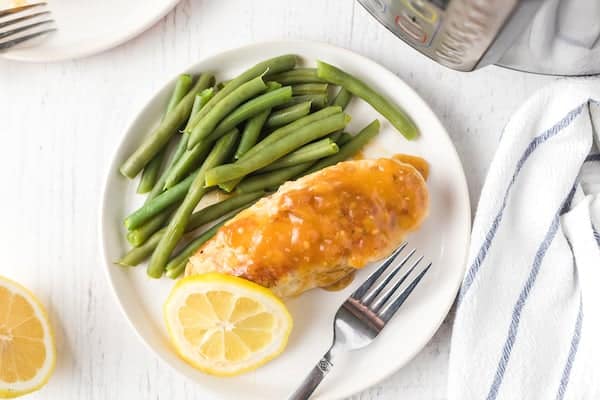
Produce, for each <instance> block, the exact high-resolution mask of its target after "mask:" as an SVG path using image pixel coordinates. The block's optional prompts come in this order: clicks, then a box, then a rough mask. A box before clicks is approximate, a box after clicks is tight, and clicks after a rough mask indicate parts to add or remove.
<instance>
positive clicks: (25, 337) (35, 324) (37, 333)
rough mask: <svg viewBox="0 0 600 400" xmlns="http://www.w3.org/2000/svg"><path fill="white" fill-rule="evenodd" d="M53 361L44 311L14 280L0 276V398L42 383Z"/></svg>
mask: <svg viewBox="0 0 600 400" xmlns="http://www.w3.org/2000/svg"><path fill="white" fill-rule="evenodd" d="M55 362H56V349H55V347H54V337H53V334H52V329H51V327H50V323H49V322H48V318H47V316H46V311H45V310H44V307H43V306H42V305H41V303H40V302H39V301H38V300H37V299H36V297H35V296H34V295H33V294H32V293H31V292H30V291H29V290H27V289H25V288H24V287H23V286H21V285H19V284H18V283H16V282H13V281H11V280H8V279H6V278H2V277H0V398H12V397H18V396H22V395H24V394H27V393H30V392H33V391H34V390H37V389H39V388H41V387H42V386H44V385H45V384H46V382H48V379H49V378H50V375H52V371H53V370H54V365H55Z"/></svg>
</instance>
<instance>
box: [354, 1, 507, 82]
mask: <svg viewBox="0 0 600 400" xmlns="http://www.w3.org/2000/svg"><path fill="white" fill-rule="evenodd" d="M358 1H359V3H361V4H362V5H363V6H364V7H365V8H366V9H367V11H369V12H370V13H371V14H372V15H373V16H374V17H375V18H376V19H377V20H378V21H379V22H381V23H382V24H383V25H385V26H386V27H387V28H388V29H389V30H390V31H391V32H392V33H394V34H395V35H396V36H398V37H399V38H400V39H402V40H404V41H405V42H406V43H408V44H409V45H411V46H412V47H414V48H415V49H417V50H418V51H420V52H421V53H423V54H425V55H427V56H428V57H430V58H432V59H433V60H435V61H437V62H438V63H440V64H443V65H445V66H447V67H450V68H452V69H456V70H460V71H471V70H473V69H475V68H476V67H477V65H478V63H479V61H480V60H481V58H482V57H483V55H484V54H485V52H486V51H487V49H488V48H489V47H490V45H491V44H492V42H493V41H494V39H495V38H496V36H497V35H498V33H499V31H500V30H501V29H502V26H503V25H504V23H505V21H506V20H507V18H508V17H509V16H510V15H511V12H512V10H513V9H514V8H515V6H516V4H517V3H518V0H500V1H488V0H358Z"/></svg>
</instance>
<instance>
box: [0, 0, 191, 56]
mask: <svg viewBox="0 0 600 400" xmlns="http://www.w3.org/2000/svg"><path fill="white" fill-rule="evenodd" d="M40 1H46V2H47V3H48V5H47V6H45V7H44V8H40V9H38V8H35V9H32V12H33V11H34V10H35V11H36V12H37V11H43V10H48V11H50V12H51V17H52V19H54V20H55V21H56V23H55V24H54V26H55V27H56V28H57V31H56V32H53V33H51V34H49V35H47V36H45V37H43V38H40V39H36V40H33V41H31V42H25V43H23V44H21V45H19V46H16V47H14V48H11V49H9V50H6V51H4V52H0V57H1V58H6V59H9V60H16V61H27V62H54V61H62V60H69V59H73V58H80V57H86V56H90V55H92V54H96V53H100V52H102V51H104V50H108V49H110V48H112V47H115V46H118V45H120V44H122V43H124V42H126V41H128V40H130V39H132V38H133V37H135V36H137V35H139V34H140V33H142V32H143V31H145V30H146V29H148V28H149V27H151V26H152V25H154V24H155V23H156V22H157V21H158V20H159V19H161V18H162V17H164V16H165V15H166V14H167V13H168V12H169V11H170V10H171V9H172V8H173V7H174V6H175V5H176V4H177V3H178V2H179V0H127V1H122V0H91V1H82V0H39V1H38V0H27V1H22V0H0V9H3V8H9V7H13V6H15V5H17V4H18V5H21V4H23V3H25V4H33V3H38V2H40Z"/></svg>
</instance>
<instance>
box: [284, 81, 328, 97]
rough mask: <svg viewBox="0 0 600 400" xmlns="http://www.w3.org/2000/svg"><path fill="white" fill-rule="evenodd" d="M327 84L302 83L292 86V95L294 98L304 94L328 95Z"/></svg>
mask: <svg viewBox="0 0 600 400" xmlns="http://www.w3.org/2000/svg"><path fill="white" fill-rule="evenodd" d="M328 86H329V85H328V84H326V83H300V84H298V85H294V86H292V93H293V94H294V96H298V95H302V94H314V93H327V87H328Z"/></svg>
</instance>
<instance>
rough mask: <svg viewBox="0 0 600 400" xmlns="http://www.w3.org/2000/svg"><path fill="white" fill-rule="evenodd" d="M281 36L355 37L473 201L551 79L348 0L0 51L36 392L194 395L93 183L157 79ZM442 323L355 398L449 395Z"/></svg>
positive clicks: (198, 5) (15, 249)
mask: <svg viewBox="0 0 600 400" xmlns="http://www.w3.org/2000/svg"><path fill="white" fill-rule="evenodd" d="M277 39H308V40H315V41H324V42H328V43H332V44H335V45H338V46H342V47H346V48H349V49H352V50H354V51H356V52H358V53H360V54H363V55H365V56H368V57H370V58H372V59H374V60H376V61H377V62H379V63H381V64H383V65H384V66H385V67H387V68H388V69H390V70H391V71H393V72H394V73H396V74H397V75H398V76H399V77H400V78H402V79H404V80H405V81H407V82H408V83H409V84H410V85H411V86H413V87H414V88H415V89H416V90H417V91H418V92H419V93H420V94H421V96H423V97H424V98H425V100H426V101H427V102H428V103H429V104H430V105H431V107H432V108H433V110H434V111H435V112H436V113H437V115H438V116H439V117H440V118H441V120H442V122H443V123H444V124H445V126H446V127H447V129H448V131H449V133H450V135H451V136H452V138H453V140H454V143H455V145H456V147H457V149H458V152H459V155H460V156H461V158H462V161H463V163H464V167H465V171H466V174H467V178H468V182H469V185H470V193H471V201H472V204H473V208H474V207H475V205H476V204H477V199H478V194H479V192H480V189H481V186H482V183H483V179H484V177H485V174H486V170H487V167H488V165H489V162H490V160H491V158H492V156H493V153H494V150H495V148H496V144H497V142H498V139H499V135H500V133H501V130H502V127H503V126H504V124H505V123H506V121H507V119H508V118H509V116H510V115H511V113H512V112H513V111H514V110H515V109H516V108H517V107H518V106H519V105H520V104H521V103H522V102H523V101H524V100H525V99H526V98H527V97H528V96H530V95H531V94H532V93H533V92H534V91H535V90H536V89H538V88H539V87H541V86H543V85H544V84H546V83H548V82H550V81H552V80H553V79H556V78H551V77H543V76H536V75H531V74H524V73H518V72H513V71H509V70H505V69H501V68H497V67H488V68H485V69H483V70H480V71H477V72H475V73H468V74H465V73H459V72H454V71H451V70H448V69H446V68H444V67H441V66H438V65H436V64H434V63H433V62H431V61H430V60H428V59H426V58H425V57H422V56H420V55H418V54H417V53H416V52H415V51H413V50H412V49H410V48H409V47H408V46H405V45H404V44H402V43H401V42H400V41H399V40H397V39H396V38H395V37H394V36H393V35H392V34H391V33H389V32H388V31H387V30H386V29H384V28H383V27H382V26H381V25H379V24H378V23H376V22H375V20H373V19H372V18H371V17H370V16H369V15H368V14H367V13H366V12H365V11H364V10H363V9H362V8H361V7H360V6H359V5H358V4H357V3H355V2H354V1H350V0H344V1H341V0H338V1H323V0H303V1H294V0H287V1H284V0H269V1H267V0H261V1H246V0H235V1H234V0H228V1H194V0H187V1H183V2H182V3H181V4H180V5H179V6H178V7H177V9H176V10H175V11H174V12H172V13H171V14H169V15H168V16H167V17H166V18H164V19H163V20H162V21H161V22H160V23H159V24H157V25H156V26H154V27H153V28H152V29H150V30H149V31H148V32H145V33H144V34H143V35H141V36H140V37H138V38H137V39H134V40H133V41H131V42H129V43H127V44H126V45H123V46H121V47H118V48H116V49H114V50H112V51H108V52H105V53H103V54H100V55H97V56H94V57H91V58H87V59H83V60H77V61H70V62H64V63H60V64H44V65H34V64H21V63H14V62H7V61H2V60H0V138H1V140H0V171H2V177H3V182H2V189H1V193H2V194H1V202H0V204H1V210H2V228H1V229H0V244H1V249H2V255H3V260H2V262H1V263H0V274H1V275H5V276H8V277H11V278H14V279H16V280H18V281H20V282H22V283H23V284H25V285H26V286H28V287H30V288H31V289H32V290H34V291H35V293H37V294H38V295H39V296H40V297H41V299H42V300H43V301H44V303H45V304H46V305H47V306H48V308H49V312H50V315H51V319H52V322H53V324H54V327H55V330H56V334H57V345H58V354H59V359H58V364H57V369H56V372H55V374H54V377H53V378H52V379H51V381H50V383H49V384H48V386H47V387H46V388H44V389H43V390H42V391H41V392H39V393H37V394H34V395H31V396H30V397H29V398H30V399H32V400H35V399H44V400H53V399H56V400H59V399H60V400H80V399H89V400H94V399H111V400H119V399H127V400H130V399H200V397H199V396H198V395H197V394H196V390H195V385H194V384H193V383H190V382H188V381H186V380H185V379H184V378H182V377H180V376H178V375H176V374H175V373H174V372H172V371H171V370H170V368H168V367H167V366H166V365H163V364H162V363H161V362H159V361H158V360H157V359H156V358H155V357H154V356H153V355H152V354H151V353H150V352H149V351H148V350H146V348H145V347H144V346H143V345H142V344H141V343H140V341H139V340H138V339H137V338H136V337H135V335H134V333H133V332H132V331H131V330H130V329H129V325H128V323H127V322H126V321H125V319H124V317H123V315H122V314H121V312H120V311H119V309H118V307H117V304H116V302H115V300H114V298H113V296H112V294H111V292H110V288H109V287H108V285H107V280H106V279H105V276H104V273H103V271H102V267H101V265H100V258H99V253H98V251H99V250H98V237H97V221H98V207H99V201H100V190H101V186H102V183H103V176H104V173H105V170H106V168H107V166H108V162H109V159H110V157H111V154H112V152H113V150H114V148H115V146H116V144H117V142H118V141H119V138H120V136H121V134H122V132H123V130H124V128H125V126H126V124H127V123H128V122H129V120H130V118H132V116H133V115H134V113H136V112H137V110H138V109H140V108H141V106H142V105H143V104H144V102H145V101H146V100H147V99H148V98H149V96H150V95H151V94H152V93H153V92H154V91H155V90H156V89H157V88H159V87H160V86H161V85H162V84H163V82H165V80H167V79H169V78H170V77H172V76H174V75H175V74H177V73H178V72H179V71H180V70H182V69H183V68H185V67H186V66H187V65H189V64H191V63H192V62H194V61H196V60H198V59H200V58H203V57H206V56H207V55H210V54H213V53H215V52H220V51H222V50H224V49H228V48H233V47H237V46H240V45H243V44H247V43H252V42H259V41H268V40H277ZM290 51H293V49H290ZM450 330H451V316H450V317H449V318H448V319H447V321H446V322H445V323H444V325H443V326H442V328H441V329H440V330H439V332H438V333H437V334H436V335H435V337H434V338H433V339H432V341H431V342H430V343H429V345H428V346H427V347H426V348H425V349H424V350H423V351H422V352H421V353H420V354H419V355H418V356H417V357H416V358H415V359H414V360H413V361H412V362H411V363H410V364H408V365H407V366H406V367H404V368H403V369H402V370H400V371H398V372H397V373H396V374H395V375H394V376H392V377H391V378H389V379H388V380H387V381H385V382H382V383H381V384H379V385H378V386H376V387H373V388H370V389H369V390H367V391H365V392H364V393H361V394H357V395H356V396H355V397H353V399H354V400H358V399H361V400H363V399H364V400H366V399H378V400H379V399H381V400H384V399H397V398H403V399H417V400H419V399H423V400H424V399H427V400H432V399H444V398H445V397H446V396H445V392H446V376H447V360H448V348H449V334H450Z"/></svg>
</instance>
